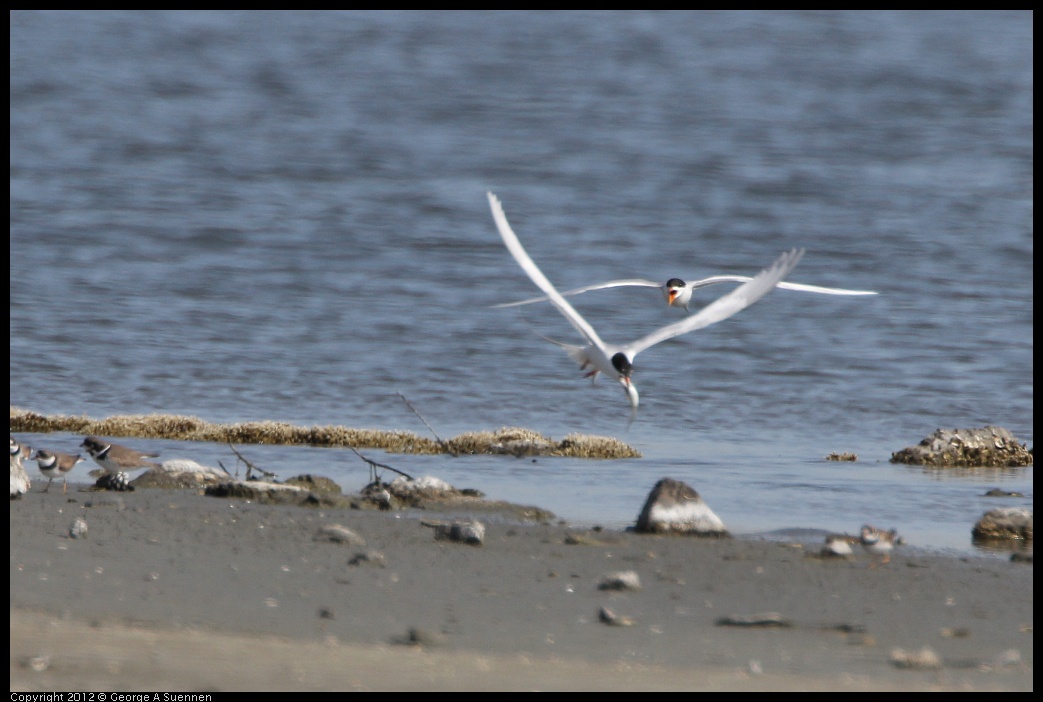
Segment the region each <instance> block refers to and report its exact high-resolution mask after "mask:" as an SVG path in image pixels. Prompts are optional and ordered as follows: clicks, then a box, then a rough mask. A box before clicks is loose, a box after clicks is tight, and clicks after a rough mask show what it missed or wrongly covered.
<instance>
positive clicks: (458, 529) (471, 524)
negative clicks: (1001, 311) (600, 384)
mask: <svg viewBox="0 0 1043 702" xmlns="http://www.w3.org/2000/svg"><path fill="white" fill-rule="evenodd" d="M425 526H433V527H434V530H435V538H436V539H439V540H444V541H457V542H460V543H464V544H470V545H472V546H481V545H482V543H483V542H484V541H485V525H484V524H482V523H481V522H479V521H478V520H476V519H474V520H471V521H467V522H453V523H452V524H425Z"/></svg>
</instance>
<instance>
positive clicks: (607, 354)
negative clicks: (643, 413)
mask: <svg viewBox="0 0 1043 702" xmlns="http://www.w3.org/2000/svg"><path fill="white" fill-rule="evenodd" d="M488 196H489V206H490V208H492V213H493V219H494V220H495V221H496V227H497V229H499V230H500V236H501V237H502V238H503V243H504V244H506V245H507V250H508V251H510V252H511V255H512V256H514V260H515V261H517V262H518V265H519V266H521V268H522V270H523V271H525V274H526V275H528V276H529V278H530V279H531V280H532V282H533V283H535V284H536V287H538V288H539V289H540V290H542V291H543V293H544V294H545V295H546V296H547V299H549V300H550V301H551V302H552V303H553V304H554V306H555V307H557V308H558V311H559V312H561V314H562V316H564V317H565V319H567V320H568V321H569V323H570V324H571V325H572V326H573V327H575V329H576V331H578V332H579V333H580V334H582V335H583V337H584V338H585V339H586V340H587V345H586V346H573V345H570V344H561V345H562V346H563V347H564V348H565V350H566V351H568V353H569V355H570V356H571V357H572V358H573V360H575V361H576V362H577V363H579V364H580V369H581V370H587V369H590V370H589V372H588V373H587V375H588V376H590V377H595V378H596V377H597V374H598V373H604V374H605V375H606V376H607V377H610V378H614V379H616V380H618V381H619V383H620V384H621V385H622V386H623V389H624V390H625V391H626V394H627V399H629V400H630V420H631V421H633V420H634V417H636V416H637V406H638V394H637V388H636V387H634V384H633V382H631V380H630V374H631V371H632V370H633V364H634V357H635V356H637V354H639V353H641V352H642V351H644V350H645V349H647V348H650V347H652V346H655V345H656V344H658V343H660V342H662V341H666V340H667V339H672V338H674V337H675V336H679V335H681V334H687V333H688V332H690V331H695V330H696V329H702V328H703V327H708V326H710V325H711V324H714V323H716V322H720V321H721V320H723V319H727V318H728V317H731V316H732V315H733V314H735V313H737V312H739V311H741V310H743V309H745V308H747V307H749V306H750V305H752V304H753V303H754V302H756V301H757V300H759V299H761V298H762V297H764V296H765V295H767V294H768V293H769V292H771V291H772V290H773V289H774V288H775V286H776V285H778V283H779V282H780V281H781V280H782V279H783V278H784V277H785V276H786V275H788V274H789V272H790V271H792V270H793V268H794V267H795V266H796V265H797V262H798V261H800V257H801V256H803V255H804V251H803V250H797V249H794V250H792V251H789V252H788V253H785V254H783V255H782V256H780V257H779V258H778V259H777V260H776V261H775V262H774V263H773V264H771V266H769V267H768V268H766V269H764V270H763V271H761V272H760V273H759V274H758V275H756V276H755V277H753V278H750V279H749V280H748V281H747V282H746V283H744V284H743V285H741V286H739V287H738V288H736V289H735V290H732V291H731V292H730V293H728V294H727V295H724V296H723V297H720V298H718V299H717V300H714V301H713V302H711V303H710V304H709V305H707V306H706V307H704V308H703V309H701V310H699V312H697V313H695V314H693V315H691V316H690V317H686V318H685V319H682V320H681V321H679V322H674V323H673V324H668V325H666V326H665V327H660V328H659V329H657V330H656V331H654V332H652V333H651V334H649V335H648V336H645V337H642V338H640V339H637V340H636V341H632V342H630V343H629V344H624V345H622V346H614V345H611V344H606V343H605V342H603V341H602V340H601V338H600V337H599V336H598V333H597V332H596V331H594V327H592V326H590V324H589V323H588V322H587V320H585V319H583V317H582V316H580V314H579V312H577V311H576V310H575V309H574V308H573V307H572V305H570V304H569V303H568V301H567V300H565V298H564V297H562V295H561V293H559V292H558V291H557V289H556V288H555V287H554V286H553V285H552V284H551V282H550V281H549V280H547V277H546V276H545V275H543V273H542V272H541V271H540V269H539V268H538V267H537V266H536V264H535V263H533V261H532V259H531V258H529V254H527V253H526V252H525V249H524V248H522V245H521V242H520V241H518V237H517V236H516V235H515V233H514V231H513V230H512V229H511V225H510V224H508V222H507V216H506V215H505V214H504V213H503V206H502V205H501V204H500V201H499V199H498V198H497V197H496V196H495V195H493V194H492V193H488Z"/></svg>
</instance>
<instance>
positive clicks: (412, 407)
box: [395, 392, 460, 456]
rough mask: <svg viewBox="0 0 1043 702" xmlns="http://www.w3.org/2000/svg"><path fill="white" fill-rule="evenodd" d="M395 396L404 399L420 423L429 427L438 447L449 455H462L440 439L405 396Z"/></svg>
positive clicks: (398, 393) (397, 393)
mask: <svg viewBox="0 0 1043 702" xmlns="http://www.w3.org/2000/svg"><path fill="white" fill-rule="evenodd" d="M395 394H396V395H398V396H399V397H401V398H402V402H405V403H406V407H408V408H409V409H411V410H413V414H415V415H416V416H417V417H418V418H419V419H420V421H421V422H423V423H424V426H425V427H427V428H428V430H430V432H431V433H432V434H433V435H434V437H435V441H437V442H438V445H439V446H441V447H442V449H443V450H444V451H446V452H447V453H451V454H453V456H459V455H460V454H458V453H457V452H456V451H454V450H452V449H451V448H449V446H448V444H446V443H445V442H444V441H442V437H440V436H439V435H438V432H436V431H435V430H434V429H432V428H431V425H430V424H428V423H427V420H426V419H424V415H422V414H420V412H418V411H417V408H416V407H414V406H413V403H412V402H410V401H409V399H408V398H407V397H406V396H405V395H403V394H402V393H400V392H396V393H395Z"/></svg>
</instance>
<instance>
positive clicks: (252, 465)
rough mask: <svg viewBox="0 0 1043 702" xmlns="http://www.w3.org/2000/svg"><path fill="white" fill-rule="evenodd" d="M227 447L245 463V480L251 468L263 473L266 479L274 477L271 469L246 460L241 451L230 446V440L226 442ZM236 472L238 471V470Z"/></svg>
mask: <svg viewBox="0 0 1043 702" xmlns="http://www.w3.org/2000/svg"><path fill="white" fill-rule="evenodd" d="M228 448H230V449H232V453H234V454H235V455H236V457H237V458H238V459H239V460H240V461H242V462H243V463H245V464H246V478H245V479H246V480H249V479H250V472H251V471H253V470H256V471H257V472H258V473H261V474H262V475H264V477H266V478H268V479H272V478H274V477H275V473H272V472H271V471H267V470H265V469H264V468H258V467H257V466H255V465H254V464H253V463H251V462H250V461H248V460H247V459H246V457H245V456H243V454H241V453H239V452H238V451H236V450H235V446H232V442H231V441H229V442H228ZM221 467H222V468H224V466H221ZM226 472H227V471H226ZM236 472H238V470H237V471H236Z"/></svg>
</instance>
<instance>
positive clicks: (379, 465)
mask: <svg viewBox="0 0 1043 702" xmlns="http://www.w3.org/2000/svg"><path fill="white" fill-rule="evenodd" d="M348 448H349V449H351V450H352V451H354V452H355V455H356V456H358V457H359V458H361V459H362V460H363V461H365V462H366V463H368V464H369V467H370V469H371V471H372V473H371V475H372V478H373V480H372V481H370V482H374V481H376V479H377V471H376V469H377V468H387V469H388V470H391V471H394V472H396V473H398V474H399V475H401V476H404V477H405V478H406V479H407V480H413V476H412V475H410V474H409V473H406V472H404V471H401V470H399V469H398V468H392V467H391V466H386V465H384V464H383V463H377V462H376V461H371V460H369V459H368V458H366V457H365V456H363V455H362V454H361V453H359V452H358V449H355V448H352V447H351V446H349V447H348Z"/></svg>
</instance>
